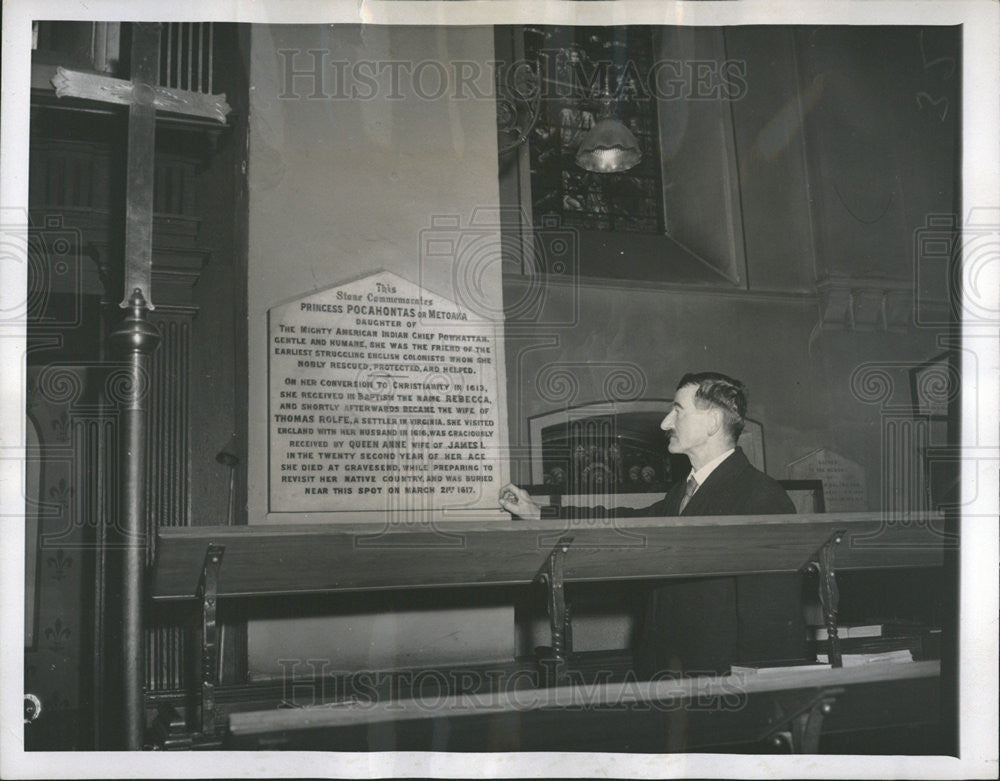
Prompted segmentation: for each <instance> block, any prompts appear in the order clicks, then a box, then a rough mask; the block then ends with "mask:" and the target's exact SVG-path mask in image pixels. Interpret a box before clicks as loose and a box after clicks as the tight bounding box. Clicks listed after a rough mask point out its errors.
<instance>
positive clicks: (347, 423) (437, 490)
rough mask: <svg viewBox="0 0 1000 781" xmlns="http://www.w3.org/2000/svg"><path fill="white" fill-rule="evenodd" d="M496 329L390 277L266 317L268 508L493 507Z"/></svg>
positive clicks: (498, 440)
mask: <svg viewBox="0 0 1000 781" xmlns="http://www.w3.org/2000/svg"><path fill="white" fill-rule="evenodd" d="M501 337H502V324H500V323H495V322H493V321H490V320H487V319H484V318H483V317H481V316H479V315H477V314H475V313H473V312H472V311H470V310H468V309H466V308H463V307H462V306H460V305H459V304H456V303H454V302H453V301H449V300H448V299H445V298H443V297H441V296H439V295H437V294H435V293H432V292H430V291H428V290H426V289H424V288H422V287H420V286H419V285H416V284H414V283H412V282H409V281H408V280H405V279H403V278H402V277H399V276H397V275H396V274H392V273H390V272H387V271H381V272H377V273H375V274H371V275H369V276H366V277H364V278H362V279H358V280H354V281H351V282H347V283H344V284H341V285H336V286H334V287H330V288H327V289H325V290H321V291H319V292H315V293H310V294H309V295H307V296H303V297H301V298H298V299H295V300H293V301H289V302H285V303H282V304H279V305H277V306H275V307H273V308H272V309H271V310H270V311H269V313H268V347H267V349H268V442H269V446H268V479H269V509H270V511H271V512H287V513H308V512H323V513H326V512H351V511H383V512H389V511H392V512H399V513H407V514H409V513H412V512H414V511H435V512H441V511H446V510H453V511H456V512H467V511H469V510H476V509H490V510H495V509H496V497H497V492H498V489H499V488H500V486H502V485H504V483H505V482H506V472H507V467H506V458H505V452H506V451H505V449H504V447H503V446H504V445H505V444H506V419H505V407H504V403H503V401H504V400H503V396H502V395H501V393H500V389H499V384H498V376H499V375H498V365H499V364H501V363H502V359H501V356H502V353H501V352H499V350H498V345H499V344H500V340H501Z"/></svg>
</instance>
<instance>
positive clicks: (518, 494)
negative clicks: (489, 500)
mask: <svg viewBox="0 0 1000 781" xmlns="http://www.w3.org/2000/svg"><path fill="white" fill-rule="evenodd" d="M500 506H501V507H502V508H503V509H505V510H506V511H507V512H509V513H511V514H512V515H516V516H518V517H519V518H521V519H523V520H525V521H537V520H538V519H539V518H541V517H542V507H541V505H539V504H536V503H535V502H533V501H532V500H531V497H530V496H529V495H528V492H527V491H525V490H524V489H523V488H518V487H517V486H516V485H514V484H513V483H508V484H507V485H505V486H504V487H503V488H501V489H500Z"/></svg>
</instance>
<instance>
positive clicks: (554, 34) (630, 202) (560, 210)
mask: <svg viewBox="0 0 1000 781" xmlns="http://www.w3.org/2000/svg"><path fill="white" fill-rule="evenodd" d="M524 35H525V40H524V44H525V50H524V51H525V58H526V60H527V61H528V62H531V63H537V67H538V74H539V77H540V89H541V102H540V107H539V118H538V121H537V123H536V124H535V127H534V129H533V130H532V132H531V135H530V137H529V149H530V167H531V192H532V215H533V222H534V224H535V225H536V226H539V225H545V224H551V221H552V219H553V217H555V218H557V219H558V221H559V224H561V225H563V226H567V227H574V228H580V229H584V230H603V231H614V232H631V233H652V234H662V233H663V231H664V220H663V201H662V189H661V188H662V184H661V174H660V153H659V140H658V132H657V110H656V101H655V100H654V99H653V97H652V96H651V95H650V94H649V92H648V90H647V87H646V84H645V83H644V78H645V74H649V73H650V72H651V69H652V67H653V63H654V35H653V30H652V28H650V27H628V28H623V27H616V28H611V27H607V28H602V27H530V28H526V29H525V34H524ZM602 94H610V96H611V97H612V102H611V106H610V109H611V115H612V116H614V117H616V118H617V119H619V120H621V121H622V123H623V124H624V125H625V126H626V127H628V128H629V130H631V131H632V134H633V135H634V136H635V138H636V140H637V141H638V142H639V146H640V149H641V150H642V160H641V161H640V162H639V163H638V164H637V165H636V166H635V167H634V168H631V169H630V170H628V171H624V172H621V173H594V172H590V171H586V170H584V169H583V168H581V167H579V166H578V165H577V164H576V162H575V160H574V158H575V155H576V150H577V148H578V147H579V145H580V141H581V139H582V138H583V137H584V135H585V134H586V133H587V131H588V130H590V128H591V127H592V126H593V125H594V123H595V122H596V121H597V119H598V118H599V117H600V111H601V103H600V98H601V96H602ZM546 221H548V222H546Z"/></svg>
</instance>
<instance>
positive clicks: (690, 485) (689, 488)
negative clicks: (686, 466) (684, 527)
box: [677, 475, 698, 515]
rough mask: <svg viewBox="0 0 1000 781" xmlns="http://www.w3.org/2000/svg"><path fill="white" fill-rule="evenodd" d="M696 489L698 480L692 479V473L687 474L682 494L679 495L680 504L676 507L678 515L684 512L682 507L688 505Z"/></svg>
mask: <svg viewBox="0 0 1000 781" xmlns="http://www.w3.org/2000/svg"><path fill="white" fill-rule="evenodd" d="M697 490H698V481H697V480H695V479H694V475H688V479H687V483H686V484H685V486H684V496H682V497H681V506H680V507H679V508H678V509H677V514H678V515H680V514H681V513H682V512H684V508H685V507H687V506H688V502H690V501H691V497H692V496H694V492H695V491H697Z"/></svg>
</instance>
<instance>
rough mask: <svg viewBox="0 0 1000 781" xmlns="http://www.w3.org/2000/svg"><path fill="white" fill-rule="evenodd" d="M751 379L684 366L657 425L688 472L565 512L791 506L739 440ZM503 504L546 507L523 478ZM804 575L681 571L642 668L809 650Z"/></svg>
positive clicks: (657, 607)
mask: <svg viewBox="0 0 1000 781" xmlns="http://www.w3.org/2000/svg"><path fill="white" fill-rule="evenodd" d="M746 409H747V392H746V386H745V385H743V383H742V382H740V381H739V380H734V379H733V378H731V377H727V376H725V375H723V374H717V373H715V372H703V373H700V374H686V375H684V377H682V378H681V381H680V383H679V384H678V386H677V392H676V393H675V395H674V404H673V408H672V409H671V411H670V413H669V414H668V415H667V416H666V417H665V418H664V419H663V422H662V423H661V424H660V428H662V429H663V430H664V431H665V432H667V434H668V436H669V443H668V446H667V447H668V449H669V450H670V452H671V453H677V454H684V455H686V456H687V457H688V459H689V460H690V462H691V472H690V473H689V475H688V477H687V479H686V480H685V481H684V482H681V483H678V484H677V485H675V486H674V487H673V488H672V489H671V490H670V492H669V493H667V495H666V496H665V497H664V498H663V499H661V500H660V501H659V502H656V503H655V504H653V505H651V506H650V507H646V508H643V509H639V510H636V509H630V508H620V509H617V510H614V511H608V510H605V509H604V508H592V509H584V508H564V509H563V511H562V512H563V514H564V515H567V516H569V515H573V516H578V515H591V516H597V515H606V516H611V517H615V516H617V517H623V516H638V515H646V516H676V515H772V514H779V513H793V512H795V507H794V505H793V504H792V501H791V499H789V498H788V495H787V494H786V493H785V491H784V489H782V488H781V486H780V485H779V484H778V483H777V482H776V481H775V480H773V479H771V478H770V477H768V476H767V475H766V474H764V473H763V472H761V471H759V470H757V469H755V468H754V467H753V466H751V465H750V462H749V461H747V458H746V456H745V455H744V454H743V451H742V450H741V449H740V448H739V447H738V446H737V445H736V442H737V440H738V439H739V436H740V433H741V432H742V431H743V423H744V420H745V418H746ZM500 506H501V507H503V508H504V509H505V510H507V511H508V512H511V513H513V514H515V515H518V516H520V517H522V518H538V517H540V516H541V507H540V506H539V505H537V504H536V503H535V502H533V501H532V500H531V497H530V496H529V495H528V494H527V492H525V491H523V490H521V489H520V488H518V487H517V486H514V485H508V486H506V487H505V488H503V489H501V492H500ZM801 588H802V587H801V579H800V578H799V577H798V576H797V575H788V574H780V575H740V576H737V577H720V578H691V579H683V580H674V581H670V582H668V583H667V584H666V585H663V586H660V587H658V588H656V589H654V591H653V593H652V595H651V600H650V603H651V604H650V609H649V610H648V611H647V616H646V626H645V628H644V632H643V636H642V639H641V640H640V643H639V646H638V648H637V649H636V665H637V668H638V669H639V671H640V672H642V673H643V674H644V675H646V676H652V675H653V674H656V673H658V672H661V671H664V670H668V671H672V672H679V673H725V672H726V671H727V670H728V668H729V667H730V666H731V665H732V664H733V663H736V662H741V663H742V662H755V661H765V660H772V661H773V660H779V659H780V660H795V659H802V658H804V656H805V653H806V629H805V623H804V619H803V606H802V591H801Z"/></svg>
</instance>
